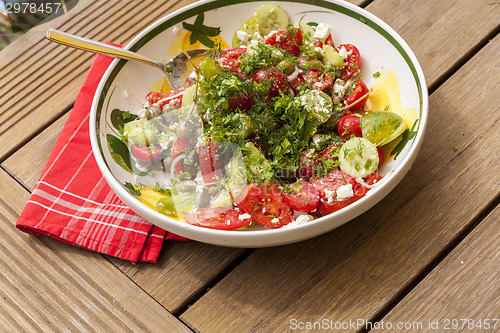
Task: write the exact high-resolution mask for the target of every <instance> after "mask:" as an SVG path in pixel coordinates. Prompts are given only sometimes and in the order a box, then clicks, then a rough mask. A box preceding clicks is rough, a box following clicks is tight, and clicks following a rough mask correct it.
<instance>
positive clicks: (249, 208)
mask: <svg viewBox="0 0 500 333" xmlns="http://www.w3.org/2000/svg"><path fill="white" fill-rule="evenodd" d="M235 203H236V205H237V206H238V207H239V208H240V209H241V210H243V211H244V212H246V213H247V214H250V215H251V216H252V218H253V220H254V221H255V222H257V223H259V224H261V225H263V226H266V227H269V228H280V227H282V226H284V225H287V224H288V223H290V222H292V221H293V216H292V211H291V209H290V207H288V205H286V203H285V202H284V201H283V197H282V195H281V192H280V189H279V188H278V186H276V185H264V184H263V185H259V184H255V183H252V184H249V185H247V186H246V188H245V189H244V190H243V192H242V193H241V194H240V195H239V196H238V197H236V199H235Z"/></svg>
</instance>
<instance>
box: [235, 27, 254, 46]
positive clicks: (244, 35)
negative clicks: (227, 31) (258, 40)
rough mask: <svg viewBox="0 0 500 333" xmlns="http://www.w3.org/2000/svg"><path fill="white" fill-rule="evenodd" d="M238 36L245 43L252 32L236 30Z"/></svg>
mask: <svg viewBox="0 0 500 333" xmlns="http://www.w3.org/2000/svg"><path fill="white" fill-rule="evenodd" d="M236 36H237V37H238V39H239V40H240V41H241V42H242V43H244V44H246V43H248V40H249V39H250V37H251V36H250V34H248V33H246V32H245V31H241V30H238V31H236Z"/></svg>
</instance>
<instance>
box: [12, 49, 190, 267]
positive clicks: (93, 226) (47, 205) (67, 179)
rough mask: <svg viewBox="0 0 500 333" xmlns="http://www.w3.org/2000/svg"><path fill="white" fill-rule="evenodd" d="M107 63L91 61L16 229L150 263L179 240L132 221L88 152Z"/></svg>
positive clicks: (98, 58) (140, 221)
mask: <svg viewBox="0 0 500 333" xmlns="http://www.w3.org/2000/svg"><path fill="white" fill-rule="evenodd" d="M112 60H113V58H111V57H107V56H102V55H97V56H96V58H95V60H94V62H93V64H92V66H91V68H90V71H89V73H88V74H87V77H86V79H85V82H84V84H83V86H82V88H81V89H80V92H79V93H78V96H77V98H76V101H75V105H74V108H73V110H72V111H71V114H70V116H69V118H68V121H67V122H66V124H65V126H64V128H63V130H62V132H61V134H60V136H59V138H58V140H57V142H56V144H55V146H54V149H53V151H52V153H51V154H50V157H49V160H48V161H47V165H46V166H45V169H44V170H43V172H42V176H41V177H40V179H39V180H38V182H37V184H36V186H35V189H34V190H33V193H32V194H31V197H30V198H29V200H28V203H27V204H26V207H25V208H24V210H23V212H22V213H21V216H20V217H19V219H18V220H17V223H16V227H17V228H18V229H19V230H21V231H24V232H27V233H30V234H34V235H39V236H51V237H53V238H56V239H59V240H61V241H63V242H66V243H69V244H73V245H76V246H79V247H82V248H85V249H89V250H93V251H97V252H100V253H104V254H108V255H111V256H115V257H118V258H122V259H126V260H130V261H131V262H133V263H136V262H138V261H147V262H156V260H157V259H158V256H159V254H160V250H161V246H162V243H163V240H164V239H177V240H181V239H184V238H182V237H179V236H177V235H173V234H170V233H167V232H166V231H165V230H163V229H160V228H158V227H156V226H153V225H152V224H151V223H149V222H148V221H146V220H144V219H143V218H141V217H139V216H138V215H136V214H135V213H134V212H132V210H130V209H129V208H128V207H127V206H126V205H125V204H124V203H123V202H122V201H120V199H118V197H117V196H116V195H115V194H114V193H113V191H112V190H111V189H110V187H109V186H108V185H107V183H106V181H105V180H104V178H103V176H102V174H101V172H100V170H99V168H98V166H97V163H96V162H95V159H94V156H93V154H92V149H91V146H90V137H89V113H90V107H91V104H92V99H93V96H94V93H95V91H96V89H97V86H98V84H99V80H100V79H101V77H102V75H103V74H104V72H105V71H106V69H107V68H108V66H109V64H110V63H111V61H112Z"/></svg>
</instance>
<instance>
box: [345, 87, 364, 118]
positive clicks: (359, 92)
mask: <svg viewBox="0 0 500 333" xmlns="http://www.w3.org/2000/svg"><path fill="white" fill-rule="evenodd" d="M368 92H369V90H368V87H367V86H366V84H365V83H364V82H363V80H359V81H358V82H357V83H356V86H355V87H354V90H353V92H352V93H351V94H350V95H349V96H347V97H346V99H345V100H344V103H345V105H351V104H353V103H354V102H356V101H359V102H356V104H354V105H353V106H351V107H350V108H349V109H350V110H351V111H354V110H359V109H361V108H362V107H363V106H365V104H366V101H367V100H368V95H367V94H368ZM365 95H366V96H365ZM363 96H364V97H363Z"/></svg>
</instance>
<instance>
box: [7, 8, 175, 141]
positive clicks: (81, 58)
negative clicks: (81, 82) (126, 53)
mask: <svg viewBox="0 0 500 333" xmlns="http://www.w3.org/2000/svg"><path fill="white" fill-rule="evenodd" d="M175 4H177V3H175ZM175 4H174V5H175ZM136 7H137V6H136ZM146 7H147V8H148V9H151V12H158V11H157V8H150V7H151V6H146ZM135 9H137V8H135ZM141 9H142V8H141ZM144 12H145V11H144V10H143V11H142V13H144ZM146 17H152V15H151V13H150V12H146ZM159 17H161V15H159ZM159 17H158V18H159ZM141 20H142V17H139V16H138V15H133V17H132V19H130V20H128V21H127V22H128V24H131V25H132V26H136V23H138V22H140V21H141ZM116 22H117V23H116V24H117V25H120V24H119V23H118V20H116ZM137 26H138V29H137V30H135V31H134V30H131V31H129V33H128V35H127V39H129V38H131V37H133V36H135V35H136V34H137V33H138V32H139V31H140V30H142V27H140V25H137ZM109 27H110V26H109V25H106V29H109ZM113 31H114V30H113ZM91 38H95V39H101V38H104V37H101V36H91ZM125 40H126V39H125ZM58 47H61V46H58ZM64 52H70V51H64ZM88 58H89V56H88V54H83V52H82V55H78V56H77V57H76V58H75V59H74V60H72V65H73V67H71V68H65V71H64V72H62V73H58V77H59V76H62V78H60V79H59V80H56V79H55V78H54V77H52V78H51V82H54V81H58V82H59V84H58V86H61V87H64V86H65V85H66V84H67V83H68V81H69V80H72V79H73V78H74V77H75V76H79V75H83V74H84V73H85V72H86V71H87V68H88V64H87V63H86V62H89V63H90V60H89V59H88ZM58 59H59V58H57V59H56V60H58ZM78 61H81V62H78ZM53 62H57V61H53ZM75 65H76V66H75ZM46 67H49V68H50V66H46ZM73 68H83V70H81V71H79V72H77V74H76V75H75V71H76V70H72V69H73ZM70 73H71V77H70V78H67V75H68V74H70ZM42 75H43V74H42ZM66 78H67V79H66ZM42 79H43V78H40V80H42ZM64 79H66V80H64ZM43 88H44V87H43V86H42V87H41V88H40V89H38V90H35V91H34V93H40V92H44V91H45V89H43ZM40 90H41V91H40ZM45 96H46V98H45V99H44V100H37V104H40V103H43V102H45V101H46V100H47V99H48V98H49V95H45ZM28 99H29V98H25V100H28ZM14 103H15V101H12V103H10V104H12V105H14ZM27 103H29V102H28V101H25V102H24V104H23V105H21V106H17V108H16V109H19V108H20V109H22V108H26V109H28V111H27V112H26V113H19V112H16V113H15V114H16V116H15V117H13V116H10V115H9V114H7V112H5V113H4V114H3V116H4V117H9V116H10V121H9V122H6V121H4V120H3V119H2V117H1V116H0V124H1V123H2V122H3V123H4V124H5V125H4V126H0V134H2V133H4V132H5V131H7V130H8V129H9V128H11V127H12V126H14V125H15V124H16V120H18V119H19V118H22V117H25V116H26V115H27V114H29V113H30V112H31V111H32V110H35V109H34V108H33V109H30V108H29V104H28V105H26V104H27ZM8 107H10V105H8V106H7V107H6V108H8Z"/></svg>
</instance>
